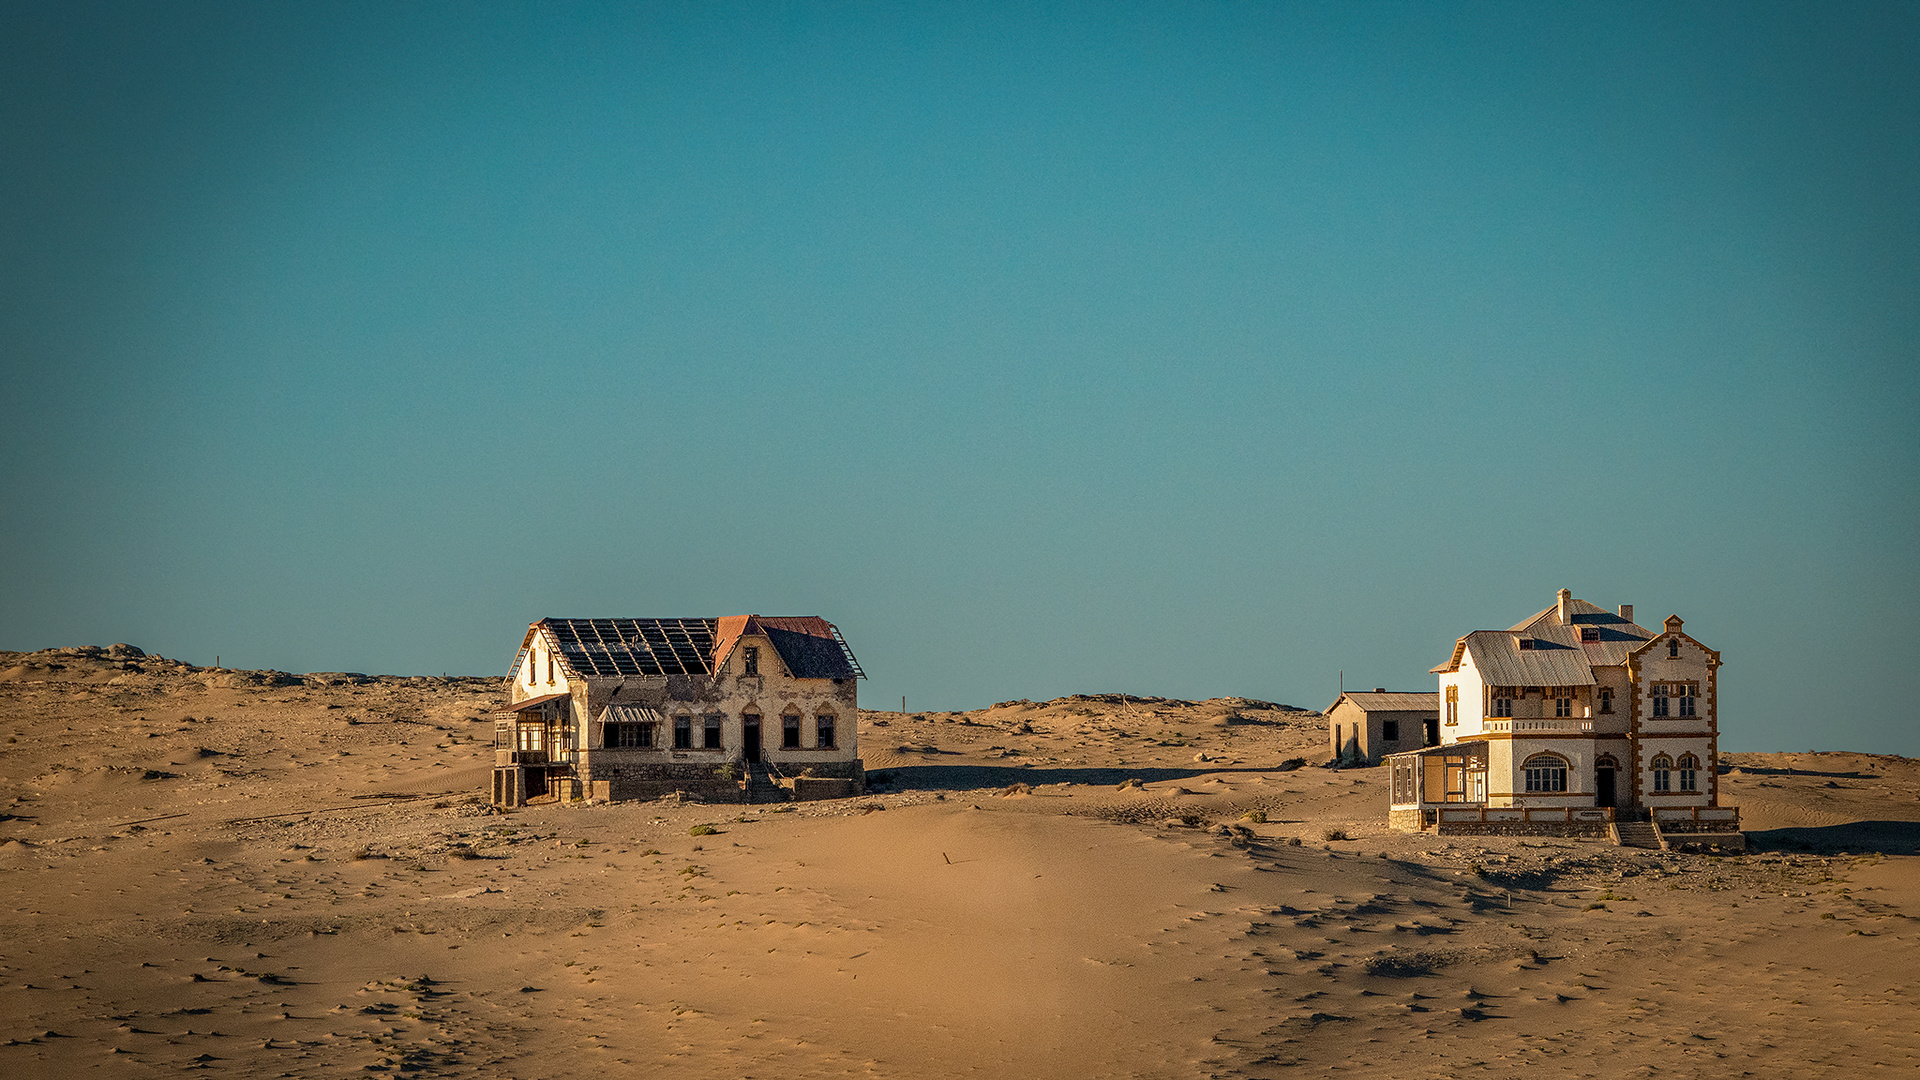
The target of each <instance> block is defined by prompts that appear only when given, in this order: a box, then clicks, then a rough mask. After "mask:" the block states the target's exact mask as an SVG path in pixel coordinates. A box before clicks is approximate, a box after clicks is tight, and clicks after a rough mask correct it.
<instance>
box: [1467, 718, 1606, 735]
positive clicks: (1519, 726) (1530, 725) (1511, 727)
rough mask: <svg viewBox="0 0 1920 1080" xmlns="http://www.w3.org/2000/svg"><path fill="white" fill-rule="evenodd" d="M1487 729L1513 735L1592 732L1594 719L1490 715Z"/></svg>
mask: <svg viewBox="0 0 1920 1080" xmlns="http://www.w3.org/2000/svg"><path fill="white" fill-rule="evenodd" d="M1486 730H1487V731H1488V733H1490V734H1497V733H1507V734H1512V735H1527V734H1532V733H1534V732H1569V731H1574V732H1586V733H1589V734H1591V733H1592V731H1593V721H1592V720H1590V719H1588V718H1586V717H1580V716H1559V717H1538V718H1535V717H1519V716H1489V717H1487V721H1486Z"/></svg>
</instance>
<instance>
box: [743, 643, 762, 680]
mask: <svg viewBox="0 0 1920 1080" xmlns="http://www.w3.org/2000/svg"><path fill="white" fill-rule="evenodd" d="M746 651H747V658H746V666H747V674H749V675H758V674H760V646H758V645H749V646H747V650H746Z"/></svg>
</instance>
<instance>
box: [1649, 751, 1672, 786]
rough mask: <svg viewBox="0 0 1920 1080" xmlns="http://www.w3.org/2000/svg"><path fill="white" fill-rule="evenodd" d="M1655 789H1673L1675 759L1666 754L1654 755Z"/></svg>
mask: <svg viewBox="0 0 1920 1080" xmlns="http://www.w3.org/2000/svg"><path fill="white" fill-rule="evenodd" d="M1653 790H1655V791H1672V790H1673V759H1672V758H1670V757H1668V756H1667V755H1665V754H1655V755H1653Z"/></svg>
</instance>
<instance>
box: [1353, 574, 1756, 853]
mask: <svg viewBox="0 0 1920 1080" xmlns="http://www.w3.org/2000/svg"><path fill="white" fill-rule="evenodd" d="M1719 671H1720V654H1719V653H1718V652H1715V651H1714V650H1712V649H1710V648H1708V647H1707V646H1705V645H1703V644H1702V643H1700V642H1699V641H1696V640H1695V639H1694V638H1693V637H1691V636H1690V635H1688V634H1687V633H1686V632H1685V630H1684V629H1683V625H1682V622H1681V620H1680V617H1679V616H1677V615H1675V616H1670V617H1668V618H1667V620H1666V621H1665V624H1664V626H1663V628H1662V629H1661V630H1658V631H1654V630H1648V629H1646V628H1645V627H1642V626H1639V625H1638V624H1636V623H1635V622H1634V621H1633V607H1632V606H1631V605H1627V606H1624V607H1621V608H1620V609H1619V610H1618V611H1608V610H1606V609H1604V608H1600V607H1596V606H1595V605H1593V604H1590V603H1587V602H1586V601H1584V600H1579V599H1575V598H1574V597H1573V595H1572V594H1571V593H1570V592H1568V591H1567V590H1566V589H1561V590H1560V592H1559V595H1558V597H1557V599H1556V601H1555V603H1554V604H1553V605H1552V606H1550V607H1548V608H1546V609H1545V610H1544V611H1541V612H1539V613H1537V614H1535V615H1533V616H1531V617H1530V618H1527V619H1523V620H1521V621H1520V622H1519V623H1516V624H1515V625H1513V626H1512V627H1509V628H1508V629H1505V630H1476V631H1474V632H1473V633H1470V634H1468V635H1466V636H1465V637H1462V638H1460V639H1459V640H1457V641H1456V642H1454V646H1453V653H1452V655H1451V656H1449V657H1448V658H1447V660H1446V661H1445V662H1444V663H1442V664H1440V665H1438V666H1437V667H1435V668H1434V669H1433V672H1434V674H1435V675H1436V676H1437V677H1438V680H1439V691H1438V700H1439V705H1440V740H1439V745H1438V746H1434V747H1430V748H1425V749H1421V750H1416V751H1410V752H1404V753H1399V754H1392V755H1389V756H1388V758H1387V763H1388V764H1389V765H1390V766H1391V774H1390V782H1391V790H1392V802H1391V807H1390V809H1389V812H1388V819H1389V821H1390V823H1391V824H1392V825H1393V826H1394V827H1396V828H1400V829H1407V830H1432V831H1437V832H1441V833H1522V834H1525V833H1551V834H1558V835H1594V836H1602V835H1605V836H1612V837H1614V838H1615V839H1616V840H1620V841H1622V842H1645V843H1657V844H1661V845H1663V846H1664V845H1670V844H1673V843H1684V844H1689V845H1710V846H1717V847H1737V846H1739V845H1740V835H1739V828H1740V814H1739V810H1738V809H1737V808H1735V807H1729V806H1722V805H1720V790H1719V769H1718V765H1719Z"/></svg>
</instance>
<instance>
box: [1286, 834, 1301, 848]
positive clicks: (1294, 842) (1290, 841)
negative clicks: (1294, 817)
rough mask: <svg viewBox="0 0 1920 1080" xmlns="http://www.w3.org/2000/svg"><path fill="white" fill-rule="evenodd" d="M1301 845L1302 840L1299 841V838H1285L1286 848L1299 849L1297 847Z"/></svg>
mask: <svg viewBox="0 0 1920 1080" xmlns="http://www.w3.org/2000/svg"><path fill="white" fill-rule="evenodd" d="M1302 843H1303V841H1302V840H1301V839H1300V838H1299V837H1297V836H1289V837H1287V846H1288V847H1299V846H1300V845H1301V844H1302Z"/></svg>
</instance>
